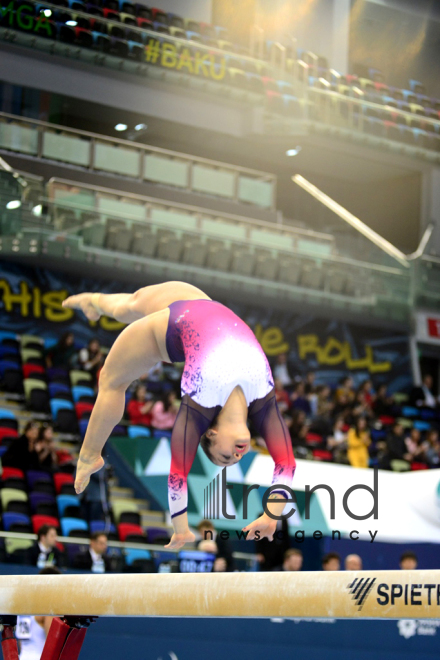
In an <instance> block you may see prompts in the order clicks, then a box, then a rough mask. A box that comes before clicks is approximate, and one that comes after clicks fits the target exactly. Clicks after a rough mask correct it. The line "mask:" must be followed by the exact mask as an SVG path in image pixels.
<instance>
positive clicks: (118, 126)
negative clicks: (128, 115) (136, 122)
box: [115, 124, 128, 131]
mask: <svg viewBox="0 0 440 660" xmlns="http://www.w3.org/2000/svg"><path fill="white" fill-rule="evenodd" d="M127 128H128V126H127V124H116V126H115V131H126V130H127Z"/></svg>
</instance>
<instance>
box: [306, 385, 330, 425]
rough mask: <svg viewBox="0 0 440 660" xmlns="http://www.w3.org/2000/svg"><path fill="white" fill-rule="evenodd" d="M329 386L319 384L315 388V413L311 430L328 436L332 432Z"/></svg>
mask: <svg viewBox="0 0 440 660" xmlns="http://www.w3.org/2000/svg"><path fill="white" fill-rule="evenodd" d="M330 394H331V391H330V388H329V387H328V386H327V385H319V386H318V387H317V388H316V401H315V405H316V408H315V414H314V417H313V422H312V426H311V429H310V430H311V431H312V432H314V433H319V435H323V436H329V435H331V432H332V413H333V408H334V405H333V401H331V399H330Z"/></svg>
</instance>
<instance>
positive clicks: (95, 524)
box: [90, 520, 116, 534]
mask: <svg viewBox="0 0 440 660" xmlns="http://www.w3.org/2000/svg"><path fill="white" fill-rule="evenodd" d="M95 532H105V534H116V527H115V526H114V525H113V524H110V525H109V524H108V523H106V522H105V520H91V521H90V533H91V534H94V533H95Z"/></svg>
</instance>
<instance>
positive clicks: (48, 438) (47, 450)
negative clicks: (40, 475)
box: [35, 424, 58, 470]
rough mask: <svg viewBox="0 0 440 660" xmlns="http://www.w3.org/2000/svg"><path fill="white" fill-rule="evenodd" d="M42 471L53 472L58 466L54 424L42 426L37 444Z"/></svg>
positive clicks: (36, 449) (36, 448)
mask: <svg viewBox="0 0 440 660" xmlns="http://www.w3.org/2000/svg"><path fill="white" fill-rule="evenodd" d="M35 451H36V452H37V454H38V462H39V464H40V469H44V470H53V469H54V468H56V467H57V465H58V456H57V452H56V449H55V443H54V437H53V426H52V424H42V425H41V426H40V429H39V432H38V438H37V441H36V443H35Z"/></svg>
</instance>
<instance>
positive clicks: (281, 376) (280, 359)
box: [273, 353, 292, 387]
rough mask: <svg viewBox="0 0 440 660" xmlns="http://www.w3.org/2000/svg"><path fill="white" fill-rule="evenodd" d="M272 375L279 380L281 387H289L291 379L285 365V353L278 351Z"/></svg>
mask: <svg viewBox="0 0 440 660" xmlns="http://www.w3.org/2000/svg"><path fill="white" fill-rule="evenodd" d="M273 376H274V378H276V379H277V380H279V381H281V383H282V385H283V387H289V386H290V385H292V379H291V377H290V374H289V368H288V366H287V354H286V353H280V355H278V356H277V360H276V364H275V367H274V368H273Z"/></svg>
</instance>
